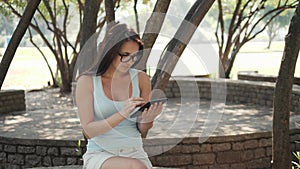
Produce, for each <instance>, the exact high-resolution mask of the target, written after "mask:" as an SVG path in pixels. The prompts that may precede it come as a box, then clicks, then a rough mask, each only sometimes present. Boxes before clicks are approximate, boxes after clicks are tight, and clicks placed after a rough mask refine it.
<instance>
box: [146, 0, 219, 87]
mask: <svg viewBox="0 0 300 169" xmlns="http://www.w3.org/2000/svg"><path fill="white" fill-rule="evenodd" d="M214 1H215V0H197V1H196V2H195V3H194V4H193V6H192V7H191V9H190V10H189V12H188V13H187V15H186V16H185V18H184V21H183V22H182V23H181V25H180V27H179V28H178V30H177V32H176V33H175V35H174V38H173V39H172V40H171V41H170V42H169V44H168V47H167V51H166V52H165V53H164V55H163V57H162V59H161V60H160V61H159V63H158V65H157V70H156V72H155V74H154V76H153V78H152V88H153V89H161V90H163V89H164V88H165V87H166V85H167V84H168V81H169V78H170V76H171V73H172V71H173V70H174V68H175V66H176V64H177V62H178V59H179V57H180V56H181V54H182V53H183V51H184V49H185V47H186V45H187V44H188V43H189V41H190V40H191V38H192V36H193V34H194V32H195V31H196V29H197V27H198V25H199V24H200V22H201V21H202V19H203V18H204V16H205V14H206V13H207V12H208V10H209V9H210V7H211V6H212V4H213V3H214ZM187 22H189V23H187ZM174 56H175V57H174Z"/></svg>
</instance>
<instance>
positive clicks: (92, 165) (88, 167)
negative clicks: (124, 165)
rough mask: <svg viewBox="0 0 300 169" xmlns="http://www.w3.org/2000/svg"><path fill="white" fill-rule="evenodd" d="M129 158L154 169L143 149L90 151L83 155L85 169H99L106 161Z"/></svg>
mask: <svg viewBox="0 0 300 169" xmlns="http://www.w3.org/2000/svg"><path fill="white" fill-rule="evenodd" d="M117 156H120V157H129V158H135V159H138V160H140V161H142V162H143V163H144V164H145V165H146V166H147V168H148V169H152V164H151V162H150V160H149V159H148V155H147V153H146V152H145V151H144V149H143V148H142V147H128V148H127V147H126V148H120V149H113V150H107V151H106V150H103V151H100V150H99V151H97V150H90V151H87V152H86V153H85V154H84V155H83V157H82V158H83V169H99V168H100V167H101V166H102V164H103V163H104V161H105V160H107V159H109V158H111V157H117Z"/></svg>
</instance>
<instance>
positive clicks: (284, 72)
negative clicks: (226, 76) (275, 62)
mask: <svg viewBox="0 0 300 169" xmlns="http://www.w3.org/2000/svg"><path fill="white" fill-rule="evenodd" d="M299 28H300V3H298V6H297V9H296V11H295V14H294V16H293V18H292V20H291V23H290V27H289V32H288V34H287V36H286V38H285V48H284V52H283V58H282V61H281V65H280V70H279V74H278V79H277V82H276V88H275V95H274V113H273V145H272V157H273V169H290V168H291V151H290V136H289V118H290V104H291V91H292V85H293V80H294V73H295V66H296V61H297V57H298V54H299V48H300V29H299Z"/></svg>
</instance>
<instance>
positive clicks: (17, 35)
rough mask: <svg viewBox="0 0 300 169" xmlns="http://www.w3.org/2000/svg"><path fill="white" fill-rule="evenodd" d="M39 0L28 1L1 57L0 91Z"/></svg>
mask: <svg viewBox="0 0 300 169" xmlns="http://www.w3.org/2000/svg"><path fill="white" fill-rule="evenodd" d="M40 2H41V0H30V1H28V4H27V6H26V8H25V11H24V14H23V16H22V18H21V20H20V22H19V24H18V26H17V27H16V30H15V31H14V33H13V35H12V38H11V40H10V42H9V44H8V46H7V48H6V51H5V53H4V55H3V58H2V61H1V64H0V89H1V87H2V85H3V82H4V79H5V76H6V74H7V72H8V69H9V66H10V64H11V62H12V60H13V58H14V55H15V53H16V50H17V48H18V46H19V44H20V42H21V40H22V38H23V36H24V34H25V32H26V30H27V28H28V26H29V23H30V22H31V19H32V17H33V15H34V13H35V11H36V9H37V8H38V6H39V4H40Z"/></svg>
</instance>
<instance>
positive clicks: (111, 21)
mask: <svg viewBox="0 0 300 169" xmlns="http://www.w3.org/2000/svg"><path fill="white" fill-rule="evenodd" d="M105 13H106V23H107V28H106V31H108V30H109V29H110V28H111V27H112V26H114V25H115V24H116V21H115V3H114V1H113V0H105Z"/></svg>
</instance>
